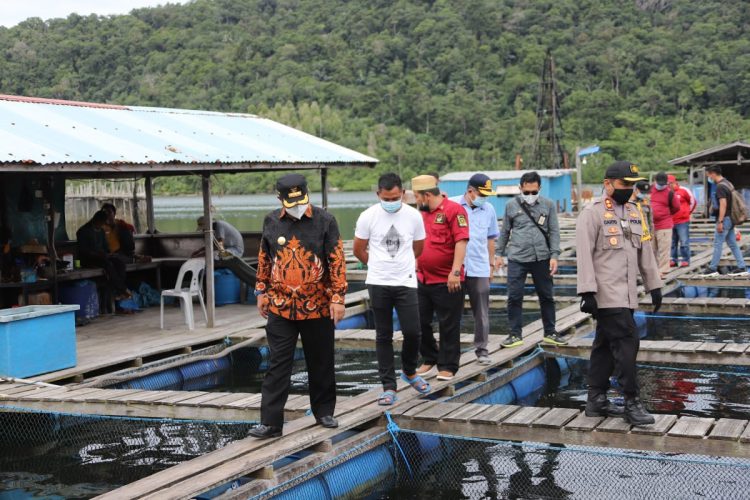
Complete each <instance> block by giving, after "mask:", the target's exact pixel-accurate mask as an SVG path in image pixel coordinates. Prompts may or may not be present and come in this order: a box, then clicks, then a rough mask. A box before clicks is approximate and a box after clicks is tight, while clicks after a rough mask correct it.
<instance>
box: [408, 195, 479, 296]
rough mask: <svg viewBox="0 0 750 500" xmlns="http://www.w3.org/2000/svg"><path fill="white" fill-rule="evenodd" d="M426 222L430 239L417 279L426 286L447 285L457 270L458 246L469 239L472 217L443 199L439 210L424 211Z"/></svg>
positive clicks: (419, 264) (418, 260)
mask: <svg viewBox="0 0 750 500" xmlns="http://www.w3.org/2000/svg"><path fill="white" fill-rule="evenodd" d="M422 220H423V221H424V229H425V233H426V236H427V237H426V238H425V243H424V249H423V250H422V255H420V256H419V259H417V279H419V281H420V282H421V283H424V284H425V285H433V284H435V283H445V282H447V281H448V275H450V273H451V270H452V269H453V256H454V254H455V251H456V243H457V242H459V241H461V240H468V239H469V217H468V216H467V215H466V210H464V207H462V206H461V205H459V204H458V203H456V202H455V201H451V200H449V199H447V198H445V197H443V202H442V203H441V204H440V206H438V207H437V208H436V209H435V210H432V211H430V212H422ZM463 279H464V268H463V266H461V280H462V281H463Z"/></svg>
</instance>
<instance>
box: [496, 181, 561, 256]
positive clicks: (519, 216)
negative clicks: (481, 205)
mask: <svg viewBox="0 0 750 500" xmlns="http://www.w3.org/2000/svg"><path fill="white" fill-rule="evenodd" d="M520 203H524V202H522V201H520V200H519V198H518V197H515V198H513V199H512V200H510V201H509V202H508V203H507V204H506V205H505V216H504V217H503V227H502V228H501V230H500V238H499V239H498V240H497V250H496V252H497V254H499V255H502V256H503V257H507V258H508V260H512V261H514V262H535V261H540V260H547V259H556V258H558V257H559V256H560V225H559V224H558V222H557V210H556V207H555V204H554V202H553V201H552V200H549V199H547V198H543V197H541V196H540V197H539V199H538V200H537V202H536V203H534V204H533V205H531V206H529V205H526V206H527V207H528V209H529V212H531V215H532V216H533V217H534V220H536V221H539V220H540V217H542V216H544V219H543V221H542V223H541V224H540V225H541V226H542V228H544V230H545V231H546V232H547V234H548V235H549V244H550V246H549V248H548V247H547V241H546V240H545V239H544V236H543V235H542V232H541V231H539V228H538V227H536V225H535V224H534V222H533V221H532V220H531V219H530V218H529V216H528V215H526V212H524V211H523V209H522V208H521V205H520Z"/></svg>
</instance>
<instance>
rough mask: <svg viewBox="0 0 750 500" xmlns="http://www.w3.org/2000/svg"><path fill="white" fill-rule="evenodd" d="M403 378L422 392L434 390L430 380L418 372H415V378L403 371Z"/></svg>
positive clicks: (426, 392)
mask: <svg viewBox="0 0 750 500" xmlns="http://www.w3.org/2000/svg"><path fill="white" fill-rule="evenodd" d="M401 380H403V381H404V382H406V383H407V384H409V385H410V386H412V388H414V390H415V391H417V392H418V393H420V394H428V393H429V392H430V391H431V390H432V387H430V384H429V382H427V381H426V380H425V379H423V378H422V377H420V376H419V375H417V374H414V378H409V377H407V376H406V374H405V373H404V372H401Z"/></svg>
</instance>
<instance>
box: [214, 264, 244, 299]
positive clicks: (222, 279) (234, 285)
mask: <svg viewBox="0 0 750 500" xmlns="http://www.w3.org/2000/svg"><path fill="white" fill-rule="evenodd" d="M214 291H215V296H214V301H215V303H216V305H217V306H223V305H226V304H239V303H240V279H239V278H238V277H237V276H235V275H234V273H233V272H232V271H230V270H229V269H217V270H216V271H214Z"/></svg>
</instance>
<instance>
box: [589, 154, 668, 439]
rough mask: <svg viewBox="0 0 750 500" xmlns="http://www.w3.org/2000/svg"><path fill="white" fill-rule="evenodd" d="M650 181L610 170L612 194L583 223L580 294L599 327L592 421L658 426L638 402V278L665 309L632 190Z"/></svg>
mask: <svg viewBox="0 0 750 500" xmlns="http://www.w3.org/2000/svg"><path fill="white" fill-rule="evenodd" d="M643 180H645V178H644V177H641V176H640V175H639V173H638V167H637V166H635V165H633V164H631V163H630V162H627V161H617V162H615V163H613V164H612V165H610V166H609V168H607V171H606V173H605V179H604V190H605V194H604V195H603V196H602V197H601V198H600V199H598V200H595V201H594V203H592V204H590V205H587V206H586V207H585V208H584V209H583V211H582V212H581V215H580V216H579V217H578V221H577V223H576V257H577V261H578V295H579V296H580V297H581V311H583V312H585V313H589V314H591V315H592V316H593V317H594V319H596V320H597V325H596V336H595V338H594V344H593V345H592V347H591V362H590V365H589V374H588V385H589V393H588V400H587V402H586V416H589V417H607V416H610V417H616V416H623V415H624V417H625V419H626V420H627V421H628V422H629V423H630V424H632V425H647V424H653V423H654V417H653V416H652V415H651V414H649V413H648V412H647V411H646V409H645V408H644V407H643V404H642V403H641V401H640V399H639V388H638V380H637V370H636V364H635V361H636V355H637V354H638V347H639V344H640V338H639V337H638V330H637V328H636V325H635V320H634V319H633V313H634V310H635V308H636V307H638V283H637V275H638V271H640V274H641V276H642V278H643V286H644V288H645V289H646V290H647V291H650V292H651V300H652V303H653V305H654V312H656V311H658V310H659V307H660V306H661V301H662V297H661V287H662V286H663V283H662V280H661V278H660V275H659V270H658V267H657V264H656V259H655V257H654V252H653V250H652V249H651V238H650V236H649V235H648V234H645V231H644V225H643V214H642V213H641V211H640V208H639V207H638V206H637V205H636V204H635V203H633V202H632V201H630V200H631V197H632V196H633V184H634V183H636V182H638V181H643ZM615 368H617V369H618V371H619V382H620V385H621V386H622V388H623V391H624V393H625V408H624V409H623V408H621V407H618V406H615V405H613V404H612V403H610V402H609V400H608V399H607V390H608V389H609V378H610V376H611V375H612V373H613V371H614V370H615Z"/></svg>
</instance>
